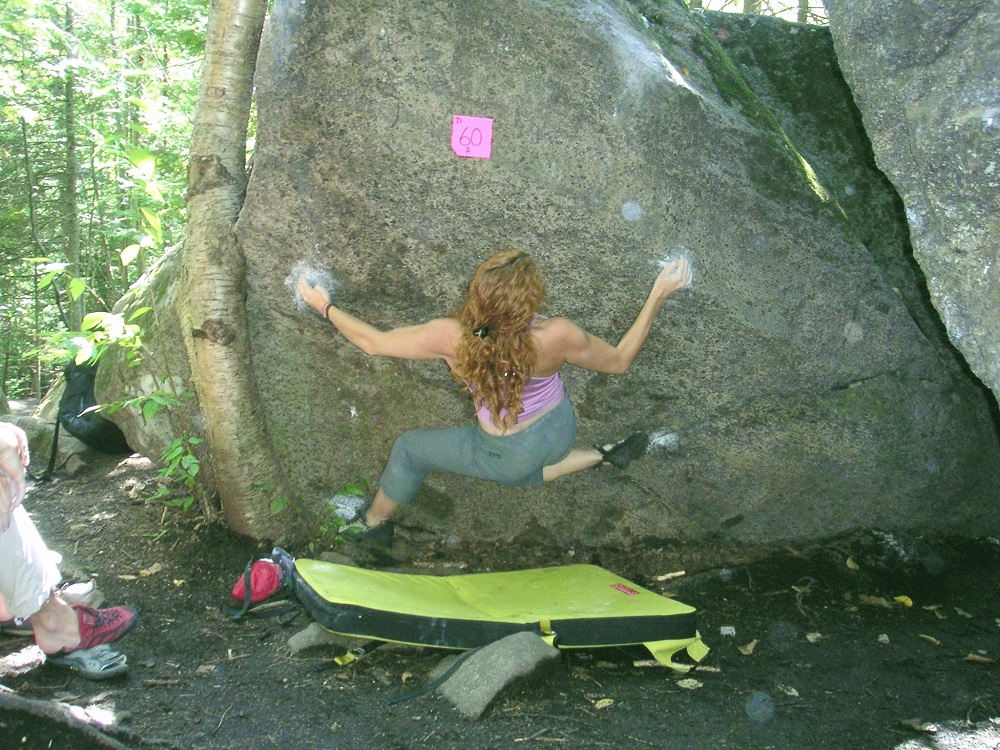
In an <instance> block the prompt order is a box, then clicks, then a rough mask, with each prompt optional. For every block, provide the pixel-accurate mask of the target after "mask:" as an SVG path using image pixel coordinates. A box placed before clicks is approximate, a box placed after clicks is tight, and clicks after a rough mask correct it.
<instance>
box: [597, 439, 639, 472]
mask: <svg viewBox="0 0 1000 750" xmlns="http://www.w3.org/2000/svg"><path fill="white" fill-rule="evenodd" d="M594 447H595V448H597V450H598V451H600V453H601V458H602V460H603V461H604V463H606V464H611V465H612V466H615V467H617V468H619V469H622V470H623V471H624V470H625V469H627V468H628V465H629V464H630V463H632V462H633V461H635V460H636V459H637V458H642V457H643V456H645V455H646V450H647V449H648V448H649V435H647V434H646V433H645V432H636V433H634V434H632V435H629V436H628V437H627V438H625V439H624V440H622V441H621V442H620V443H615V444H614V445H612V446H611V447H610V448H608V449H605V448H604V446H601V445H597V444H595V445H594Z"/></svg>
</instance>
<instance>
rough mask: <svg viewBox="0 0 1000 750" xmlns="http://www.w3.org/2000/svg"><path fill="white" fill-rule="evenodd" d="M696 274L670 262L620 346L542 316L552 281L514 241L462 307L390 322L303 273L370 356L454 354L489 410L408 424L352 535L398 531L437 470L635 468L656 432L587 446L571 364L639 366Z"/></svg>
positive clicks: (518, 472)
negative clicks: (355, 310) (367, 318)
mask: <svg viewBox="0 0 1000 750" xmlns="http://www.w3.org/2000/svg"><path fill="white" fill-rule="evenodd" d="M691 276H692V274H691V266H690V265H689V263H688V261H687V259H686V258H681V259H679V260H675V261H671V262H670V263H668V264H667V265H666V266H665V267H664V269H663V271H661V272H660V274H659V275H658V276H657V277H656V280H655V281H654V282H653V288H652V289H651V290H650V292H649V296H648V297H647V298H646V302H645V303H644V304H643V306H642V308H641V309H640V310H639V313H638V315H637V316H636V318H635V321H634V322H633V323H632V325H631V326H630V327H629V329H628V331H626V333H625V335H624V336H622V338H621V340H620V341H619V342H618V344H617V345H616V346H612V345H611V344H609V343H607V342H606V341H603V340H602V339H600V338H598V337H596V336H594V335H592V334H590V333H588V332H587V331H585V330H583V329H582V328H580V327H579V326H577V325H576V324H575V323H573V322H572V321H570V320H568V319H567V318H561V317H556V318H545V317H542V316H541V315H539V314H538V310H539V307H540V306H541V304H542V299H543V298H544V296H545V284H544V282H543V281H542V277H541V274H540V273H539V270H538V267H537V266H536V264H535V262H534V261H533V260H532V259H531V257H530V256H529V255H528V254H527V253H525V252H523V251H521V250H516V249H511V250H504V251H502V252H499V253H497V254H496V255H494V256H493V257H491V258H490V259H489V260H487V261H486V262H485V263H483V264H482V265H481V266H479V268H478V269H477V270H476V272H475V274H473V276H472V279H471V280H470V281H469V288H468V293H467V294H466V297H465V299H464V301H463V302H462V304H461V306H460V307H459V308H458V310H457V311H456V312H455V313H454V314H453V315H451V316H450V317H447V318H435V319H434V320H430V321H428V322H426V323H421V324H419V325H414V326H406V327H402V328H394V329H392V330H388V331H381V330H379V329H377V328H375V327H373V326H371V325H369V324H368V323H365V322H364V321H362V320H360V319H358V318H356V317H354V316H353V315H351V314H349V313H347V312H345V311H343V310H341V309H340V308H339V307H337V306H336V305H334V304H333V303H332V302H331V301H330V293H329V292H328V291H327V290H326V289H324V288H323V287H322V286H318V285H317V286H313V285H312V284H310V283H309V281H307V280H306V278H305V277H304V276H300V277H299V282H298V290H299V293H300V294H301V295H302V298H303V299H304V300H305V302H306V303H307V304H308V305H309V306H310V307H312V308H313V309H314V310H315V311H316V312H318V313H319V314H321V315H322V316H323V317H325V318H326V319H327V320H329V321H330V322H331V323H333V325H334V326H335V327H336V328H337V330H338V331H339V332H340V333H341V334H342V335H343V336H344V337H345V338H346V339H347V340H348V341H350V342H351V343H352V344H354V345H355V346H356V347H358V348H359V349H361V350H362V351H364V352H365V354H368V355H370V356H386V357H398V358H401V359H443V360H444V361H445V362H446V363H447V364H448V367H449V368H450V370H451V374H452V377H454V378H455V379H456V380H458V381H459V382H460V383H462V384H463V385H465V386H466V387H467V388H468V389H469V391H470V392H471V394H472V401H473V404H474V405H475V406H476V415H477V417H478V425H476V426H470V427H461V428H449V429H434V430H410V431H408V432H405V433H403V434H402V435H401V436H400V437H399V438H398V439H397V440H396V442H395V443H394V444H393V447H392V451H391V453H390V454H389V461H388V463H387V464H386V467H385V469H384V471H383V472H382V476H381V477H380V478H379V487H378V490H377V492H376V493H375V497H374V498H373V499H372V501H371V503H370V504H369V505H368V506H366V507H365V508H363V509H362V511H361V512H360V513H359V514H358V517H357V518H356V519H355V520H354V521H352V522H351V523H349V524H348V525H347V526H345V527H344V529H342V531H341V535H342V536H344V537H347V538H350V539H356V540H361V539H370V540H373V541H375V540H378V539H382V538H385V537H386V536H388V534H390V533H391V531H392V526H391V525H390V524H387V523H386V521H388V520H389V518H391V517H392V516H393V514H394V513H395V512H396V511H397V510H398V509H399V506H400V505H405V504H407V503H409V502H410V501H411V500H413V498H414V497H415V496H416V494H417V491H418V490H419V489H420V486H421V485H422V484H423V482H424V479H425V477H426V476H427V473H428V472H430V471H446V472H451V473H454V474H462V475H465V476H474V477H479V478H482V479H490V480H493V481H495V482H497V483H499V484H502V485H508V486H523V485H532V484H541V483H542V482H551V481H552V480H554V479H558V478H559V477H563V476H566V475H567V474H572V473H574V472H577V471H581V470H582V469H588V468H591V467H593V466H597V465H598V464H600V463H602V462H603V463H609V464H612V465H614V466H617V467H618V468H620V469H625V468H626V467H627V466H628V464H629V462H630V461H632V460H633V459H636V458H638V457H640V456H642V455H643V454H644V453H645V452H646V449H647V447H648V445H649V438H648V436H647V435H646V434H645V433H641V432H637V433H635V434H634V435H632V436H631V437H629V438H627V439H625V440H623V441H621V442H620V443H617V444H614V445H602V446H594V447H593V448H587V449H575V448H574V447H573V445H574V442H575V439H576V415H575V413H574V411H573V405H572V403H571V402H570V400H569V398H568V397H567V396H566V392H565V389H564V388H563V383H562V380H561V379H560V377H559V370H560V369H561V368H562V366H563V365H565V364H571V365H576V366H577V367H582V368H584V369H586V370H592V371H594V372H601V373H608V374H614V375H619V374H622V373H625V372H627V371H628V369H629V367H631V365H632V363H633V362H634V361H635V358H636V356H638V354H639V351H640V350H641V349H642V347H643V345H644V344H645V343H646V337H647V336H648V335H649V331H650V328H651V327H652V325H653V320H654V319H655V317H656V314H657V312H658V311H659V309H660V306H661V305H662V304H663V302H664V301H665V300H666V299H667V297H669V296H670V295H671V294H673V293H674V292H676V291H677V290H679V289H683V288H684V287H686V286H688V285H689V284H690V283H691Z"/></svg>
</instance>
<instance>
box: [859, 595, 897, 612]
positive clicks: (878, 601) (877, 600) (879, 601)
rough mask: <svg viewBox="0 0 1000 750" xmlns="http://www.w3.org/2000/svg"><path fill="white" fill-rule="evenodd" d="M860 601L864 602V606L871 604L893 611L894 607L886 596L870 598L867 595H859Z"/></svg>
mask: <svg viewBox="0 0 1000 750" xmlns="http://www.w3.org/2000/svg"><path fill="white" fill-rule="evenodd" d="M858 601H859V602H863V603H864V604H871V605H874V606H876V607H885V608H886V609H892V605H891V604H889V602H888V601H887V600H886V598H885V597H884V596H868V595H867V594H858Z"/></svg>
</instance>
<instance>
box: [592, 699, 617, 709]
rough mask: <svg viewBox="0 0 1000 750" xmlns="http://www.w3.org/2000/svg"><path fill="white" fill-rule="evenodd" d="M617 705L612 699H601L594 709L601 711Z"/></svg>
mask: <svg viewBox="0 0 1000 750" xmlns="http://www.w3.org/2000/svg"><path fill="white" fill-rule="evenodd" d="M613 705H615V702H614V701H613V700H611V698H601V699H600V700H599V701H597V702H596V703H595V704H594V708H596V709H597V710H598V711H600V710H601V709H602V708H607V707H608V706H613Z"/></svg>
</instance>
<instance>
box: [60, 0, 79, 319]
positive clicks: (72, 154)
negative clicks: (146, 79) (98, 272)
mask: <svg viewBox="0 0 1000 750" xmlns="http://www.w3.org/2000/svg"><path fill="white" fill-rule="evenodd" d="M65 7H66V21H65V38H66V39H67V40H72V39H73V9H72V8H70V6H69V3H68V2H67V3H66V6H65ZM70 44H72V42H71V41H67V47H66V50H65V60H66V62H67V65H66V74H65V78H64V79H63V120H64V125H65V128H66V159H65V170H66V174H65V175H64V176H63V184H62V193H63V194H62V206H63V217H62V225H63V241H64V242H65V243H66V261H67V263H68V270H69V273H70V275H72V276H73V278H78V277H79V276H80V275H81V270H80V213H79V211H78V209H77V197H76V182H77V173H78V172H79V162H78V157H77V153H76V99H75V97H76V76H75V75H74V73H73V67H72V58H73V57H74V54H73V49H72V48H71V47H70V46H69V45H70ZM83 303H84V298H83V295H80V296H79V297H77V298H76V299H73V298H72V296H70V298H69V299H68V304H67V308H66V325H67V327H68V328H69V330H71V331H79V330H80V327H81V324H82V321H83Z"/></svg>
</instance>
